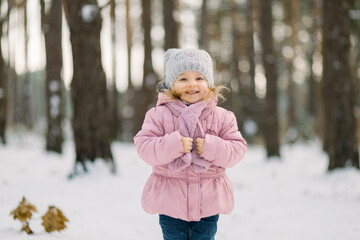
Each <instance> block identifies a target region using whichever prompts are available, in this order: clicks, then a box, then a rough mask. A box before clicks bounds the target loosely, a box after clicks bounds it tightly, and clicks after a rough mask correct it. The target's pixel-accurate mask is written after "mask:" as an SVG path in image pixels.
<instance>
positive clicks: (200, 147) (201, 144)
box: [196, 138, 205, 155]
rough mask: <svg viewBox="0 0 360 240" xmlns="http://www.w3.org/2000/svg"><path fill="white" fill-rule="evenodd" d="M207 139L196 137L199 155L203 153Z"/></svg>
mask: <svg viewBox="0 0 360 240" xmlns="http://www.w3.org/2000/svg"><path fill="white" fill-rule="evenodd" d="M204 143H205V139H204V138H197V139H196V150H197V153H198V154H199V155H201V154H202V153H203V147H204Z"/></svg>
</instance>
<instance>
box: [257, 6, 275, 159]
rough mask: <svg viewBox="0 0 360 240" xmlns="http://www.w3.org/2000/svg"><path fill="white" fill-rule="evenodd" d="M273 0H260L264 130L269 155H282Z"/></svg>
mask: <svg viewBox="0 0 360 240" xmlns="http://www.w3.org/2000/svg"><path fill="white" fill-rule="evenodd" d="M271 4H272V1H270V0H269V1H260V27H261V31H260V42H261V45H262V62H263V65H264V69H265V77H266V103H265V109H264V111H263V114H264V117H263V121H264V123H263V132H264V138H265V144H266V150H267V156H268V157H273V156H280V151H279V148H280V143H279V124H278V117H277V115H278V107H277V71H276V56H275V53H274V47H273V38H272V13H271Z"/></svg>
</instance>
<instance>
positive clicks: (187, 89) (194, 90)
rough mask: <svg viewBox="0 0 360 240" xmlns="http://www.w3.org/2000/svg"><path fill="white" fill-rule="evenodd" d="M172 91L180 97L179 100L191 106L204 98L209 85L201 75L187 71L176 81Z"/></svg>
mask: <svg viewBox="0 0 360 240" xmlns="http://www.w3.org/2000/svg"><path fill="white" fill-rule="evenodd" d="M173 90H174V91H175V92H176V93H178V94H179V95H180V99H181V100H183V101H185V102H187V103H190V104H192V103H196V102H198V101H201V100H203V99H204V98H205V96H206V94H207V93H208V92H209V85H208V82H207V80H206V78H205V77H204V76H203V75H202V74H201V73H199V72H197V71H187V72H184V73H183V74H181V75H180V76H179V77H178V78H177V79H176V81H175V83H174V85H173Z"/></svg>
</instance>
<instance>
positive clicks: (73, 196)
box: [0, 136, 360, 240]
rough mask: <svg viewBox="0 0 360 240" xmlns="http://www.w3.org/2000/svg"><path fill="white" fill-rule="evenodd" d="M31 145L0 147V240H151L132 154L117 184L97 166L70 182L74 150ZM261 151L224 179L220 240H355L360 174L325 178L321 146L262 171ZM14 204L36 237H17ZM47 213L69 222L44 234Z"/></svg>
mask: <svg viewBox="0 0 360 240" xmlns="http://www.w3.org/2000/svg"><path fill="white" fill-rule="evenodd" d="M43 148H44V147H43V140H42V139H41V138H39V137H35V136H30V137H29V136H28V137H24V136H18V137H12V138H10V143H9V145H8V146H6V147H4V146H2V145H0V239H4V240H5V239H6V240H10V239H11V240H12V239H15V240H20V239H36V240H45V239H46V240H51V239H57V240H58V239H64V240H65V239H66V240H99V239H104V240H119V239H121V240H132V239H134V240H140V239H141V240H143V239H146V240H158V239H161V229H160V227H159V225H158V217H157V216H156V215H148V214H146V213H144V212H143V210H142V208H141V205H140V196H141V191H142V187H143V185H144V183H145V181H146V179H147V177H148V176H149V174H150V173H151V168H150V167H149V166H147V165H146V164H145V163H143V162H142V161H141V160H140V159H139V158H138V156H137V154H136V151H135V148H134V146H133V145H132V144H124V143H115V144H114V145H113V153H114V156H115V159H116V162H117V165H118V170H119V171H118V174H116V175H111V174H110V173H109V168H108V166H107V165H106V164H105V163H103V162H102V161H97V162H95V164H93V165H91V166H90V173H89V174H87V175H81V176H79V177H77V178H75V179H73V180H68V179H67V176H68V174H69V173H70V171H71V170H72V167H73V160H74V150H73V145H72V143H71V142H68V143H66V144H65V152H64V154H63V155H57V154H52V153H46V152H45V151H43ZM264 155H265V152H264V150H263V149H262V148H261V147H249V149H248V152H247V154H246V157H245V159H244V160H243V161H242V162H241V163H240V164H239V165H237V166H236V167H234V168H232V169H229V170H228V175H229V177H230V179H231V180H232V181H233V184H234V190H235V208H234V211H233V213H232V214H231V215H222V216H220V220H219V225H218V234H217V237H216V239H221V240H226V239H228V240H238V239H239V240H304V239H306V240H358V239H359V236H360V173H359V172H358V171H356V170H354V169H351V168H348V169H344V170H336V171H333V172H332V173H327V171H326V168H327V158H326V156H325V155H324V154H323V153H322V151H321V146H320V144H319V143H316V142H315V143H311V144H307V145H304V144H301V145H295V146H292V147H291V146H286V147H283V148H282V156H283V157H282V160H281V161H270V162H269V161H266V160H265V158H264ZM22 196H25V197H26V198H27V199H28V200H29V201H30V202H32V203H33V204H34V205H36V207H37V209H38V213H35V214H34V216H33V219H32V220H31V222H30V227H31V228H32V230H33V231H34V232H35V234H34V235H30V236H28V235H26V234H25V233H21V232H20V231H19V229H20V228H21V225H20V223H19V222H18V221H14V220H13V219H12V217H11V216H10V212H11V211H12V210H13V209H14V208H15V207H16V206H17V205H18V203H19V202H20V200H21V198H22ZM49 205H55V206H57V207H58V208H60V209H61V210H62V211H63V213H64V214H65V216H66V217H67V218H68V219H69V220H70V222H69V223H68V228H67V229H65V230H64V231H62V232H55V233H51V234H48V233H46V232H45V231H44V229H43V227H42V226H41V216H42V215H43V214H44V213H45V212H46V211H47V209H48V206H49Z"/></svg>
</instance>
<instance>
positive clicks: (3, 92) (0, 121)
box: [0, 0, 7, 145]
mask: <svg viewBox="0 0 360 240" xmlns="http://www.w3.org/2000/svg"><path fill="white" fill-rule="evenodd" d="M1 5H2V1H1V0H0V12H1ZM5 21H7V19H6V17H2V18H0V39H1V38H2V35H3V24H4V22H5ZM6 105H7V84H6V74H5V62H4V58H3V55H2V42H1V41H0V139H1V142H2V143H3V144H4V145H5V144H6V137H5V130H6V117H7V116H6V110H7V106H6Z"/></svg>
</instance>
